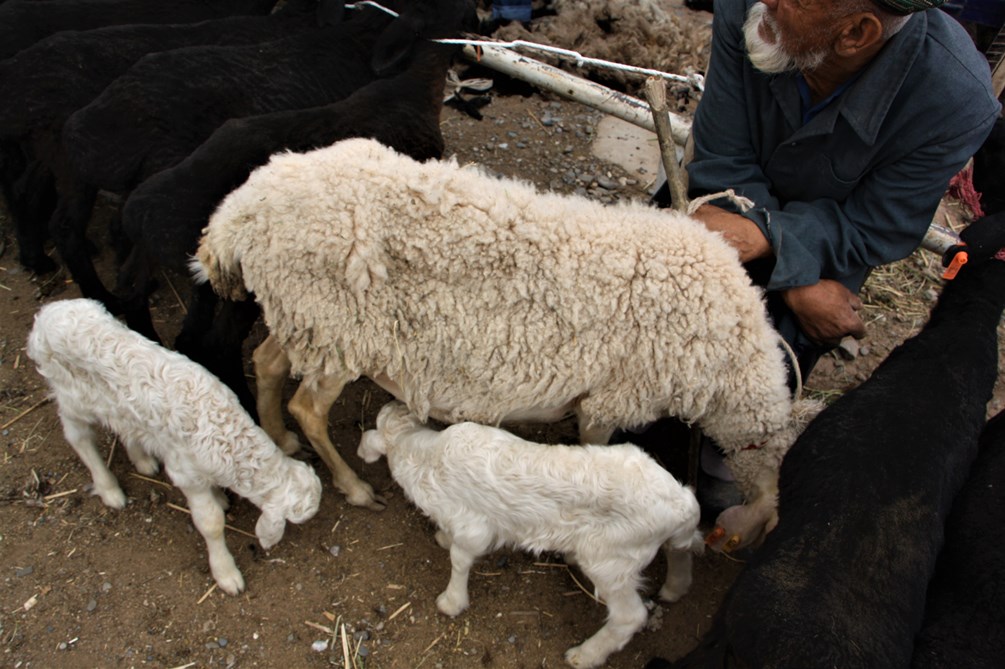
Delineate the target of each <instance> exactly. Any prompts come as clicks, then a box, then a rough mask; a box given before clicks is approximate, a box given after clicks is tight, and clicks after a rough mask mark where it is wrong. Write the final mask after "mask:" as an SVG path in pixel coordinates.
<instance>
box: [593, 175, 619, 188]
mask: <svg viewBox="0 0 1005 669" xmlns="http://www.w3.org/2000/svg"><path fill="white" fill-rule="evenodd" d="M597 185H598V186H600V187H601V188H603V189H604V190H617V189H618V182H617V181H615V180H614V179H611V178H609V177H605V176H603V175H601V176H598V177H597Z"/></svg>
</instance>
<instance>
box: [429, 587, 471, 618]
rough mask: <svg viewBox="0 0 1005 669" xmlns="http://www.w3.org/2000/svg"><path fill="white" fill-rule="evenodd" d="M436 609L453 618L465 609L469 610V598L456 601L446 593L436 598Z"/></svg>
mask: <svg viewBox="0 0 1005 669" xmlns="http://www.w3.org/2000/svg"><path fill="white" fill-rule="evenodd" d="M436 608H437V609H439V610H440V613H442V614H444V615H448V616H450V617H451V618H453V617H454V616H457V615H459V614H460V613H461V612H462V611H463V610H464V609H466V608H468V599H467V597H464V598H456V599H455V598H454V597H452V596H451V595H450V594H449V593H447V592H446V591H444V592H441V593H440V596H439V597H437V598H436Z"/></svg>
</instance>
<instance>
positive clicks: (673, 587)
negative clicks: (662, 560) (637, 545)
mask: <svg viewBox="0 0 1005 669" xmlns="http://www.w3.org/2000/svg"><path fill="white" fill-rule="evenodd" d="M663 555H665V556H666V560H667V577H666V580H665V581H664V582H663V587H662V588H660V599H662V600H664V601H667V602H676V601H677V600H678V599H680V598H681V597H683V596H684V595H686V594H687V591H688V590H689V589H690V588H691V579H692V563H693V561H694V559H693V556H692V553H691V551H688V550H683V551H682V550H678V549H676V548H674V547H673V545H672V544H671V543H670V541H667V542H666V543H664V544H663Z"/></svg>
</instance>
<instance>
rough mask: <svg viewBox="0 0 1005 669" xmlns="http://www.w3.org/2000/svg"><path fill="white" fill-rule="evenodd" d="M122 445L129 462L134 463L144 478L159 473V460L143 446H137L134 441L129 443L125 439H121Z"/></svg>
mask: <svg viewBox="0 0 1005 669" xmlns="http://www.w3.org/2000/svg"><path fill="white" fill-rule="evenodd" d="M119 441H121V442H122V445H123V446H124V447H125V449H126V454H127V455H128V456H129V461H130V462H132V463H133V466H134V467H136V471H138V472H139V473H140V474H143V475H144V476H153V475H154V474H156V473H157V470H158V469H159V465H158V463H157V458H155V457H153V456H152V455H150V454H149V453H147V452H146V450H144V448H143V446H142V445H141V444H137V443H135V442H132V441H127V440H125V439H120V440H119Z"/></svg>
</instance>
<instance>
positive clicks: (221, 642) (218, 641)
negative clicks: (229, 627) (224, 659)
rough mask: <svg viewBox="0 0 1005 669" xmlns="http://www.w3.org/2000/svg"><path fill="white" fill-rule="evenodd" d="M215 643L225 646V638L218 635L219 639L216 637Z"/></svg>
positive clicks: (221, 646)
mask: <svg viewBox="0 0 1005 669" xmlns="http://www.w3.org/2000/svg"><path fill="white" fill-rule="evenodd" d="M216 643H217V644H218V645H219V646H220V648H226V647H227V640H226V639H225V638H223V637H220V638H219V639H217V640H216Z"/></svg>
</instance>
